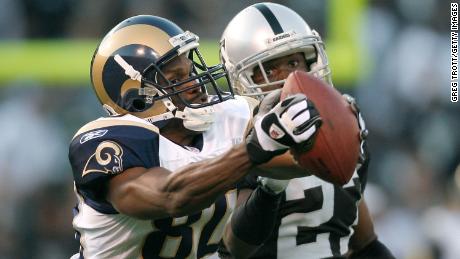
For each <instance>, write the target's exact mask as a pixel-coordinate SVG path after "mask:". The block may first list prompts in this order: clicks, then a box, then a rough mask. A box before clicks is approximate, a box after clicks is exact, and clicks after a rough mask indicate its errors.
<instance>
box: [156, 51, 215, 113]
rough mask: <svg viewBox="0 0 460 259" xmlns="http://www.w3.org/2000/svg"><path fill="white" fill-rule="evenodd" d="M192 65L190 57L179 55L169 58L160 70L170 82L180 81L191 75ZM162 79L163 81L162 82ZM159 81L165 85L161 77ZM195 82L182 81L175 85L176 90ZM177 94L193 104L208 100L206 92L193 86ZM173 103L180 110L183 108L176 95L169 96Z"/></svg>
mask: <svg viewBox="0 0 460 259" xmlns="http://www.w3.org/2000/svg"><path fill="white" fill-rule="evenodd" d="M192 66H193V63H192V61H191V60H190V59H188V58H187V57H186V56H185V55H180V56H178V57H176V58H174V59H173V60H171V61H170V62H169V63H167V64H166V65H165V66H164V67H163V68H162V72H163V74H164V75H165V77H166V79H168V80H169V81H170V82H171V83H172V84H176V83H179V82H181V81H184V80H187V79H188V78H189V77H190V76H191V75H192V71H193V70H192ZM162 81H163V82H162ZM159 83H160V84H163V85H166V82H164V80H163V79H161V78H160V79H159ZM194 83H196V82H195V81H191V82H188V83H184V84H182V85H180V86H178V87H176V89H175V90H176V91H177V90H181V89H184V88H186V87H189V86H191V85H193V84H194ZM179 96H180V97H181V98H182V99H184V100H185V101H187V102H189V103H194V104H200V103H205V102H206V101H207V100H208V96H207V94H206V93H203V92H202V91H201V88H199V87H197V88H193V89H190V90H189V91H185V92H183V93H180V94H179ZM171 99H172V101H173V103H174V105H176V106H177V107H178V108H179V109H180V110H183V109H184V108H185V105H184V104H183V102H182V101H181V100H180V99H179V97H178V96H176V95H175V96H173V97H171Z"/></svg>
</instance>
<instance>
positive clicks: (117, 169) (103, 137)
mask: <svg viewBox="0 0 460 259" xmlns="http://www.w3.org/2000/svg"><path fill="white" fill-rule="evenodd" d="M141 125H142V124H141ZM89 128H90V129H91V130H84V131H82V132H79V133H77V135H76V136H75V137H74V138H73V140H72V142H71V144H70V147H69V161H70V164H71V166H72V171H73V178H74V181H75V187H76V189H77V192H78V193H79V194H80V195H81V196H83V198H84V200H85V202H86V203H87V204H88V205H90V206H91V207H93V208H94V209H96V210H98V211H100V212H103V213H116V211H115V210H114V209H113V207H112V206H111V205H110V204H109V203H108V202H107V201H106V199H105V194H106V188H107V182H108V181H109V180H110V178H111V177H113V176H114V175H117V174H121V173H123V172H124V171H125V170H126V169H129V168H133V167H145V168H151V167H156V166H160V163H159V156H158V141H159V135H158V133H157V132H155V131H154V130H152V129H153V128H149V127H142V126H139V125H109V126H106V127H103V128H93V127H89Z"/></svg>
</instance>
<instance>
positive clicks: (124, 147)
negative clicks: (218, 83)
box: [69, 97, 251, 259]
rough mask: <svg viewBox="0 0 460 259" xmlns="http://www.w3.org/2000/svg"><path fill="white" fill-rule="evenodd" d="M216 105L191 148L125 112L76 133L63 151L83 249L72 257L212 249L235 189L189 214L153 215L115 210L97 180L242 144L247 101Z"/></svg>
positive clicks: (196, 253) (172, 166)
mask: <svg viewBox="0 0 460 259" xmlns="http://www.w3.org/2000/svg"><path fill="white" fill-rule="evenodd" d="M214 108H215V111H216V120H215V122H214V124H213V125H212V127H211V128H210V129H209V130H208V131H206V132H205V133H203V134H202V139H201V140H202V141H200V143H197V144H196V145H195V146H194V147H183V146H179V145H177V144H175V143H173V142H171V141H169V140H168V139H166V138H164V137H163V136H161V135H159V134H158V130H156V129H155V127H154V126H153V125H151V124H149V123H147V122H145V121H144V120H142V119H139V118H136V117H134V116H131V115H125V116H122V117H111V118H101V119H98V120H95V121H93V122H91V123H89V124H87V125H86V126H84V127H83V128H82V129H81V130H80V131H79V132H78V133H77V134H76V135H75V137H74V139H73V141H72V143H71V146H70V151H69V159H70V161H71V164H72V169H73V172H74V180H75V186H76V188H75V192H76V194H77V197H78V199H79V204H78V206H77V207H76V209H75V217H74V220H73V226H74V229H75V230H76V233H77V238H79V241H80V244H81V251H80V253H79V254H77V255H75V258H111V259H113V258H129V259H131V258H144V259H148V258H202V257H206V256H209V255H212V254H214V253H215V252H216V250H217V247H218V243H219V241H220V240H221V239H222V235H223V231H224V226H225V224H226V222H227V220H228V218H229V217H230V215H231V213H232V211H233V209H234V207H235V205H236V191H235V190H230V191H228V192H227V193H226V194H225V195H222V196H221V197H219V198H218V199H217V200H216V202H215V203H214V204H212V205H211V206H210V207H208V208H206V209H204V210H202V211H198V212H197V213H195V214H193V215H187V216H183V217H177V218H164V219H157V220H139V219H136V218H133V217H129V216H126V215H123V214H120V213H118V212H117V211H116V210H115V209H114V208H113V206H112V205H111V204H110V203H109V202H108V201H106V200H105V199H104V197H103V195H102V193H103V192H102V189H103V186H104V184H103V183H105V182H107V181H108V180H109V179H110V176H111V175H113V174H117V173H123V171H124V170H126V169H128V168H130V167H136V166H143V167H146V168H150V167H155V166H161V167H164V168H166V169H169V170H171V171H175V170H176V169H178V168H180V167H183V166H186V165H189V164H190V163H193V162H197V161H201V160H204V159H209V158H213V157H216V156H218V155H220V154H222V153H224V152H226V151H228V150H229V149H230V148H231V147H232V146H234V145H235V144H237V143H240V142H242V140H243V137H244V133H245V130H246V127H247V125H248V122H249V120H250V117H251V116H250V108H249V106H248V103H247V101H246V100H245V99H243V98H239V97H236V99H233V100H228V101H225V102H223V103H219V104H217V105H215V106H214ZM101 183H102V184H101Z"/></svg>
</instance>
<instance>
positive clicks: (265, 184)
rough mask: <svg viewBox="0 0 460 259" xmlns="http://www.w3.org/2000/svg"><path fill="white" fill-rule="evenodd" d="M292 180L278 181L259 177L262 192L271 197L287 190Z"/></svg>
mask: <svg viewBox="0 0 460 259" xmlns="http://www.w3.org/2000/svg"><path fill="white" fill-rule="evenodd" d="M289 181H290V180H277V179H272V178H268V177H263V176H259V177H258V178H257V182H259V184H260V186H261V188H262V190H264V191H265V192H266V193H268V194H271V195H278V194H280V193H282V192H283V191H284V190H286V188H287V186H288V184H289Z"/></svg>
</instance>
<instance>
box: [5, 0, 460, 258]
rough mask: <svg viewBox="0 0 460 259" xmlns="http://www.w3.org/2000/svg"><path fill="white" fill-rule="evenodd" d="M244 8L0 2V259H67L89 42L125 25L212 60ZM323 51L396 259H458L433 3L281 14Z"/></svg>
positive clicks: (450, 138) (455, 169)
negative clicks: (184, 40)
mask: <svg viewBox="0 0 460 259" xmlns="http://www.w3.org/2000/svg"><path fill="white" fill-rule="evenodd" d="M255 2H256V1H231V0H219V1H210V0H197V1H185V0H156V1H147V0H130V1H128V0H110V1H109V0H98V1H90V0H80V1H76V0H0V57H1V58H0V123H1V125H2V127H1V131H0V132H1V134H0V259H9V258H48V259H54V258H59V259H60V258H68V257H69V256H70V255H71V254H73V253H74V252H76V251H77V249H78V244H77V243H76V242H75V241H74V239H73V230H72V225H71V222H72V213H71V209H72V207H73V206H74V204H75V198H74V196H73V191H72V188H73V184H72V173H71V169H70V166H69V164H68V159H67V152H68V144H69V141H70V139H71V138H72V136H73V134H74V133H75V132H76V131H77V130H78V128H79V127H81V126H82V125H83V124H85V123H86V122H88V121H90V120H93V119H95V118H98V117H99V116H101V115H104V113H103V110H102V109H101V107H100V105H99V103H98V101H97V98H96V97H95V95H94V94H93V92H92V88H91V85H90V81H89V64H90V60H91V56H92V53H93V51H94V49H95V48H96V45H97V44H98V41H99V40H100V39H102V37H103V36H104V35H105V33H107V32H108V31H109V30H110V28H112V27H113V26H114V25H115V24H117V23H118V22H120V21H121V20H123V19H125V18H127V17H129V16H133V15H137V14H153V15H159V16H163V17H166V18H169V19H171V20H172V21H174V22H176V23H177V24H178V25H179V26H181V27H182V28H184V29H188V30H190V31H192V32H194V33H196V34H198V35H199V36H200V37H201V39H202V51H203V52H204V53H205V56H206V57H207V59H208V60H211V62H208V63H212V62H217V60H218V56H217V55H218V51H217V47H218V40H219V38H220V35H221V33H222V31H223V29H224V28H225V26H226V23H227V22H228V21H229V20H230V19H231V18H232V17H233V16H234V15H235V14H236V13H237V12H238V11H239V10H241V9H243V8H244V7H246V6H247V5H249V4H252V3H255ZM274 2H278V3H281V4H284V5H286V6H288V7H291V8H292V9H294V10H295V11H297V12H298V13H299V14H301V15H302V16H303V17H304V18H305V19H306V21H307V22H308V23H309V24H310V26H311V27H313V28H315V29H316V30H317V31H318V32H319V33H320V34H321V35H322V36H323V39H324V40H325V42H326V47H327V48H326V50H327V52H328V55H329V59H330V63H331V66H332V69H333V81H334V84H335V86H336V87H337V88H338V89H340V90H341V91H342V92H346V93H350V94H352V95H354V96H356V98H357V99H358V102H359V103H360V105H361V108H362V110H363V112H364V116H365V118H366V121H367V125H368V127H369V130H370V137H369V144H370V149H371V153H372V162H371V166H370V170H369V183H368V186H367V189H366V192H365V195H366V199H367V203H368V205H369V207H370V209H371V212H372V215H373V217H374V223H375V226H376V231H377V233H378V235H379V237H380V239H381V240H382V241H383V242H384V243H385V244H387V245H388V247H389V248H390V249H391V250H392V251H393V253H394V254H395V255H396V257H397V258H403V259H405V258H422V259H425V258H426V259H431V258H448V259H458V258H460V192H459V190H460V188H459V187H460V168H459V162H460V130H458V129H459V128H460V113H459V111H460V109H459V105H458V103H451V102H450V87H449V86H450V84H449V75H450V72H449V69H448V67H449V61H450V56H449V53H448V49H449V42H450V34H449V32H450V31H449V30H450V25H449V22H450V19H449V18H450V4H449V2H448V1H444V0H388V1H384V0H349V1H342V0H330V1H324V0H309V1H304V0H285V1H274Z"/></svg>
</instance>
